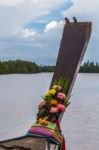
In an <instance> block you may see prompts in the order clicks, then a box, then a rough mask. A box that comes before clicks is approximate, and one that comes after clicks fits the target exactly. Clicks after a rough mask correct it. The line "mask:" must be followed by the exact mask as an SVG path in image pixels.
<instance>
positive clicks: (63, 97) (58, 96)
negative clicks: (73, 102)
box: [57, 93, 66, 100]
mask: <svg viewBox="0 0 99 150" xmlns="http://www.w3.org/2000/svg"><path fill="white" fill-rule="evenodd" d="M57 98H58V99H60V100H64V99H66V95H65V94H64V93H58V94H57Z"/></svg>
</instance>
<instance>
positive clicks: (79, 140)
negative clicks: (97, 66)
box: [0, 73, 99, 150]
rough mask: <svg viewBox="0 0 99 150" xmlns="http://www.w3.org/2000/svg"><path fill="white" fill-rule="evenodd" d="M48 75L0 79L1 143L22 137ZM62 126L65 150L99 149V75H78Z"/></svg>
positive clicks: (48, 80) (33, 116) (31, 119)
mask: <svg viewBox="0 0 99 150" xmlns="http://www.w3.org/2000/svg"><path fill="white" fill-rule="evenodd" d="M51 78H52V74H51V73H42V74H32V75H1V76H0V140H4V139H8V138H14V137H16V136H21V135H24V134H25V133H26V132H27V130H28V129H29V127H30V126H31V125H32V123H33V121H34V120H35V114H36V112H37V106H38V103H39V101H40V100H41V96H42V95H43V94H44V93H45V92H46V91H47V90H48V88H49V84H50V82H51ZM71 101H72V103H71V105H70V107H69V108H68V109H67V110H66V113H65V114H64V117H63V120H62V123H61V126H62V129H63V133H64V135H65V139H66V146H67V150H99V74H79V75H78V77H77V80H76V83H75V86H74V89H73V92H72V97H71Z"/></svg>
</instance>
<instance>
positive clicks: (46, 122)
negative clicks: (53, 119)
mask: <svg viewBox="0 0 99 150" xmlns="http://www.w3.org/2000/svg"><path fill="white" fill-rule="evenodd" d="M39 123H40V124H41V125H47V124H48V121H46V119H41V118H40V119H39Z"/></svg>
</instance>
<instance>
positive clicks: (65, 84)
mask: <svg viewBox="0 0 99 150" xmlns="http://www.w3.org/2000/svg"><path fill="white" fill-rule="evenodd" d="M68 89H69V80H65V79H62V78H60V80H58V81H55V83H54V85H53V86H52V88H51V89H50V90H48V92H47V93H46V94H45V95H44V97H42V98H43V99H42V100H41V102H40V104H39V106H38V109H39V111H38V113H37V123H39V124H41V125H47V124H48V123H49V122H52V123H53V122H55V120H57V119H58V118H59V116H60V114H61V113H63V112H65V110H66V107H67V106H68V105H69V104H70V102H69V99H67V95H66V94H65V93H67V92H68Z"/></svg>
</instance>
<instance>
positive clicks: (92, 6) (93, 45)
mask: <svg viewBox="0 0 99 150" xmlns="http://www.w3.org/2000/svg"><path fill="white" fill-rule="evenodd" d="M72 2H73V3H74V5H73V6H72V7H71V8H70V9H68V10H65V11H62V15H63V16H64V17H65V16H66V17H68V18H70V19H71V18H72V17H73V16H76V17H77V18H78V21H91V22H92V35H91V40H90V42H89V46H88V50H87V52H86V55H85V60H88V59H89V60H93V61H98V62H99V60H98V59H97V57H99V51H98V49H99V36H98V35H99V1H98V0H90V1H89V0H72ZM71 20H72V19H71ZM95 59H96V60H95Z"/></svg>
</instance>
